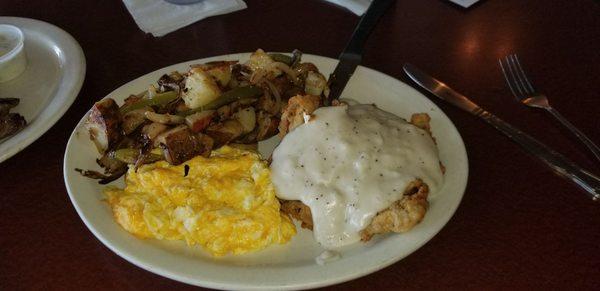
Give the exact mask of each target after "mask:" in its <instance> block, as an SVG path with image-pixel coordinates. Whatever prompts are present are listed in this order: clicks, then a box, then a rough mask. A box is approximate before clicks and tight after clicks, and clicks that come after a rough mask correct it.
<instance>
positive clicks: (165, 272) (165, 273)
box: [63, 52, 469, 290]
mask: <svg viewBox="0 0 600 291" xmlns="http://www.w3.org/2000/svg"><path fill="white" fill-rule="evenodd" d="M250 53H251V52H245V53H231V54H224V55H218V56H209V57H203V58H199V59H195V60H188V61H184V62H179V63H176V64H172V65H168V66H165V67H162V68H159V69H156V70H154V71H151V72H148V73H145V74H143V75H141V76H139V77H137V78H134V79H132V80H131V81H129V82H127V83H125V84H123V85H121V86H119V87H117V88H116V89H114V90H112V91H111V92H109V93H108V94H106V95H105V96H104V97H103V98H101V99H104V98H106V97H108V96H109V95H111V94H113V92H115V91H119V90H121V89H122V88H123V87H126V86H129V85H130V84H131V83H133V82H135V81H136V80H138V79H140V78H143V77H145V76H146V75H149V74H153V73H155V72H157V71H161V70H164V69H166V68H168V67H174V66H183V65H185V64H187V63H193V62H202V61H204V60H206V59H214V58H227V57H232V56H244V55H248V54H250ZM304 55H306V56H310V57H317V58H323V59H326V60H328V61H333V62H336V61H337V60H336V59H333V58H330V57H326V56H320V55H315V54H304ZM359 67H361V70H366V71H367V73H369V74H375V75H378V77H384V78H388V79H390V80H392V81H395V82H398V83H401V84H402V85H406V86H407V87H408V89H409V90H413V91H414V92H415V93H416V94H418V95H420V97H421V98H423V99H425V100H426V101H427V102H429V104H430V105H431V106H432V107H433V108H435V109H436V110H437V111H438V113H439V114H440V115H441V116H443V117H445V118H446V119H447V120H448V122H449V125H450V128H451V129H452V130H453V131H454V132H455V133H456V136H457V137H458V141H459V142H460V143H459V144H458V146H459V149H460V150H461V151H462V153H463V154H464V158H465V159H464V170H465V175H464V183H461V187H460V191H458V192H460V193H459V195H458V196H459V199H458V200H457V203H456V204H455V205H452V208H450V209H448V212H449V215H447V217H446V218H445V221H442V223H441V224H440V225H441V226H440V227H439V229H437V230H436V231H434V232H432V233H431V234H430V235H428V238H427V239H424V240H423V241H421V242H419V243H418V244H414V245H413V247H412V248H411V251H409V252H407V253H406V254H404V255H401V256H398V257H394V258H392V259H389V260H386V261H385V262H382V263H380V264H378V265H375V266H373V267H371V268H368V269H363V268H361V269H360V270H359V271H356V272H352V273H348V274H345V275H342V276H336V277H333V278H328V279H326V280H321V281H306V282H303V283H295V284H288V285H252V286H248V285H246V284H244V283H242V282H220V281H201V280H198V279H196V280H194V279H193V278H190V277H189V276H186V275H182V274H178V273H177V272H173V271H172V270H169V269H167V268H163V267H160V266H156V265H154V266H152V264H146V263H144V262H142V261H143V260H138V258H136V257H135V256H132V255H129V253H128V252H127V251H122V250H120V249H119V248H118V247H117V246H115V245H113V244H112V243H110V241H109V240H108V239H107V238H105V237H104V236H103V235H102V234H100V233H99V232H98V230H97V229H95V228H94V227H93V225H92V223H91V222H89V221H88V220H86V219H85V218H84V217H85V216H84V215H83V214H82V210H81V209H80V207H79V205H78V204H77V203H75V201H74V197H73V194H72V193H73V190H72V189H71V185H70V184H69V181H68V179H67V176H68V173H67V171H68V169H67V160H68V156H67V153H68V149H69V147H70V146H71V143H73V142H74V140H75V138H74V137H75V136H76V133H77V129H78V127H79V124H80V123H81V122H82V121H83V120H84V119H85V118H86V116H87V114H88V112H89V111H87V112H86V113H85V114H84V115H83V117H82V118H81V119H80V120H79V121H78V123H77V125H76V126H75V128H74V129H73V132H72V133H71V135H70V136H69V140H68V142H67V145H66V148H65V155H64V158H63V178H64V182H65V187H66V188H67V192H68V194H69V199H70V200H71V203H72V204H73V206H74V208H75V210H76V211H77V214H78V215H79V217H80V219H81V220H82V221H83V222H84V224H85V225H86V227H87V228H88V229H89V230H90V232H92V234H93V235H94V236H95V237H96V238H97V239H98V240H100V241H101V242H102V244H104V246H106V247H107V248H108V249H110V250H111V251H113V252H114V253H115V254H117V255H118V256H119V257H121V258H123V259H125V260H126V261H128V262H130V263H131V264H133V265H135V266H137V267H140V268H141V269H143V270H146V271H149V272H152V273H154V274H156V275H159V276H162V277H165V278H169V279H172V280H175V281H179V282H183V283H186V284H189V285H193V286H200V287H206V288H215V289H222V290H226V289H235V290H297V289H304V288H319V287H325V286H330V285H334V284H339V283H342V282H347V281H350V280H353V279H356V278H360V277H363V276H366V275H369V274H372V273H374V272H377V271H379V270H381V269H384V268H386V267H388V266H390V265H392V264H394V263H396V262H398V261H400V260H402V259H404V258H405V257H407V256H409V255H410V254H412V253H414V252H415V251H417V250H418V249H420V248H421V247H422V246H423V245H425V244H426V243H428V242H429V241H430V240H431V239H432V238H433V237H434V236H436V235H437V234H438V233H439V232H440V231H441V230H442V229H443V228H444V227H445V226H446V224H447V223H448V222H449V221H450V219H452V217H453V216H454V214H455V213H456V210H457V209H458V207H459V206H460V204H461V202H462V199H463V197H464V193H465V190H466V187H467V184H468V177H469V163H468V155H467V151H466V147H465V144H464V140H463V139H462V136H461V135H460V132H459V131H458V129H457V128H456V126H455V125H454V123H453V122H452V120H451V119H450V118H448V116H447V115H446V114H445V113H444V112H443V111H442V110H441V108H439V106H437V105H436V104H435V103H433V102H432V101H431V99H430V98H428V97H427V96H426V95H424V94H423V93H421V92H419V91H418V90H416V89H415V88H414V87H413V86H410V85H409V84H407V83H405V82H403V81H401V80H399V79H397V78H394V77H392V76H390V75H387V74H385V73H383V72H380V71H377V70H374V69H372V68H369V67H365V66H362V65H361V66H359ZM101 99H99V100H101Z"/></svg>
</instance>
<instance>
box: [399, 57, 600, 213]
mask: <svg viewBox="0 0 600 291" xmlns="http://www.w3.org/2000/svg"><path fill="white" fill-rule="evenodd" d="M403 68H404V72H406V74H407V75H408V76H409V77H410V78H411V79H412V80H413V81H415V83H417V84H418V85H419V86H421V87H423V88H425V89H426V90H427V91H429V92H431V93H432V94H433V95H435V96H437V97H439V98H440V99H442V100H445V101H447V102H448V103H451V104H452V105H454V106H456V107H458V108H460V109H462V110H465V111H467V112H469V113H471V114H473V115H475V116H477V117H479V118H481V119H483V120H484V121H485V122H487V123H488V124H489V125H491V126H493V127H494V128H496V129H497V130H499V131H501V132H502V133H503V134H504V135H506V136H508V137H509V138H510V139H512V140H513V141H514V142H516V143H517V144H519V145H520V146H522V147H523V148H525V149H526V150H527V151H528V152H529V153H530V154H532V155H533V156H534V157H536V158H538V159H540V160H541V161H542V162H544V163H545V164H546V165H547V166H549V167H550V168H551V169H553V170H554V172H556V173H557V174H558V175H560V176H562V177H564V178H566V179H568V180H570V181H572V182H574V183H575V184H576V185H578V186H579V187H580V188H581V189H583V190H584V191H585V192H586V193H587V194H588V196H590V198H592V200H593V201H596V202H598V201H600V178H598V177H597V176H595V175H594V174H592V173H590V172H588V171H586V170H584V169H582V168H581V167H579V166H577V165H576V164H575V163H573V162H571V161H570V160H568V159H567V158H565V157H564V156H563V155H561V154H559V153H558V152H556V151H554V150H552V149H551V148H549V147H548V146H546V145H545V144H543V143H541V142H540V141H538V140H536V139H535V138H533V137H531V136H529V135H528V134H526V133H524V132H522V131H520V130H519V129H517V128H515V127H513V126H512V125H510V124H508V123H506V122H505V121H503V120H501V119H500V118H498V117H496V116H495V115H493V114H492V113H490V112H488V111H485V110H484V109H483V108H481V107H479V105H477V104H475V103H473V101H471V100H469V99H468V98H467V97H465V96H464V95H462V94H460V93H458V92H456V91H454V90H452V88H450V87H448V86H447V85H446V84H444V83H442V82H440V81H438V80H436V79H435V78H433V77H431V76H429V75H428V74H427V73H425V72H423V71H421V70H419V69H418V68H417V67H415V66H413V65H411V64H404V67H403Z"/></svg>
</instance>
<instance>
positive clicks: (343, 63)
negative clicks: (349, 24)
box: [325, 0, 394, 105]
mask: <svg viewBox="0 0 600 291" xmlns="http://www.w3.org/2000/svg"><path fill="white" fill-rule="evenodd" d="M393 2H394V0H373V2H371V5H369V8H368V9H367V12H365V15H363V17H362V18H361V19H360V21H359V22H358V25H357V26H356V28H355V29H354V32H353V33H352V37H351V38H350V41H349V42H348V44H347V45H346V48H344V51H343V52H342V53H341V54H340V56H339V60H340V61H339V63H338V65H337V67H335V70H334V71H333V73H332V74H331V75H329V80H328V85H329V95H328V96H327V98H326V100H325V105H330V104H331V101H332V100H335V99H338V98H340V95H341V94H342V91H344V87H346V84H347V83H348V80H350V77H352V74H353V73H354V71H355V70H356V67H357V66H358V65H359V64H360V61H361V60H362V54H363V47H364V45H365V42H366V41H367V38H368V37H369V34H371V31H373V28H374V27H375V25H376V24H377V21H378V20H379V18H380V17H381V16H382V15H383V14H384V13H385V11H386V10H387V8H388V7H389V6H390V5H391V4H392V3H393Z"/></svg>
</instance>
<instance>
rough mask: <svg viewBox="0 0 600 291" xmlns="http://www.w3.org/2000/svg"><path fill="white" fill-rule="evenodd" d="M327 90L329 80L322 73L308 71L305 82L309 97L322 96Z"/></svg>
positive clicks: (305, 89) (305, 90)
mask: <svg viewBox="0 0 600 291" xmlns="http://www.w3.org/2000/svg"><path fill="white" fill-rule="evenodd" d="M325 88H327V80H326V79H325V76H323V75H322V74H321V73H318V72H314V71H308V73H307V75H306V81H305V82H304V92H306V94H309V95H315V96H321V93H323V90H325Z"/></svg>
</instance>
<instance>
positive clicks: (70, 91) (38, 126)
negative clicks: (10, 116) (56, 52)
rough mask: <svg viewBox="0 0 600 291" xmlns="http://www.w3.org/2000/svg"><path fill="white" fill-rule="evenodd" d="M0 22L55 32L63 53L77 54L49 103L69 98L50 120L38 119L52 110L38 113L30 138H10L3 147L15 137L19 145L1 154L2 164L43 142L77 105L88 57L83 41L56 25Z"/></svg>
mask: <svg viewBox="0 0 600 291" xmlns="http://www.w3.org/2000/svg"><path fill="white" fill-rule="evenodd" d="M0 22H1V23H6V24H11V25H15V26H17V27H19V28H22V27H26V28H30V27H32V28H31V29H32V30H40V29H39V28H42V29H48V30H50V31H51V32H52V33H53V36H52V37H50V38H51V39H54V40H56V37H57V36H58V37H59V38H60V39H61V41H60V44H61V46H60V47H61V48H62V49H63V51H68V52H69V53H73V55H71V56H70V57H66V58H65V63H64V73H63V75H62V76H61V80H60V82H59V83H58V84H59V88H58V90H57V91H56V92H55V93H54V94H53V95H52V96H51V97H50V98H49V100H48V101H47V102H48V103H47V104H50V103H52V101H53V100H55V99H56V98H57V97H60V96H64V97H65V98H64V100H63V102H61V103H59V104H57V107H58V108H57V110H55V111H54V113H52V114H51V115H50V116H49V117H48V118H46V119H38V117H40V116H41V115H42V114H43V113H44V112H46V110H48V109H43V110H41V111H40V112H38V113H37V115H36V116H35V117H34V118H33V122H31V123H29V124H27V127H30V128H31V129H30V130H31V132H30V133H29V134H28V135H24V136H23V135H21V134H23V133H24V132H23V131H20V132H18V133H17V134H15V135H13V136H10V137H7V140H5V141H3V144H4V143H6V142H9V141H10V140H11V139H14V138H17V140H16V141H15V142H14V143H15V144H13V145H12V146H10V147H8V148H7V149H6V150H5V151H4V152H2V153H0V163H2V162H4V161H6V160H8V159H10V158H11V157H12V156H14V155H16V154H18V153H19V152H21V151H22V150H24V149H25V148H27V147H28V146H30V145H31V144H32V143H33V142H35V141H36V140H37V139H39V138H40V137H41V136H42V135H44V134H45V133H46V132H47V131H48V130H50V128H52V127H53V126H54V125H55V124H56V123H57V122H58V121H59V120H60V119H61V118H62V117H63V116H64V115H65V113H66V112H67V111H68V110H69V108H71V105H73V102H75V99H77V96H78V95H79V92H80V91H81V88H82V87H83V82H84V80H85V75H86V68H87V63H86V60H85V54H84V53H83V49H82V48H81V45H80V44H79V42H77V40H76V39H75V38H74V37H73V36H72V35H71V34H69V33H68V32H67V31H65V30H63V29H62V28H60V27H58V26H56V25H54V24H52V23H48V22H45V21H42V20H38V19H33V18H26V17H14V16H0ZM67 75H68V76H72V77H71V79H70V80H69V81H68V82H64V80H65V76H67ZM63 82H64V83H63ZM64 84H68V86H67V87H66V88H60V86H62V85H64Z"/></svg>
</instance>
